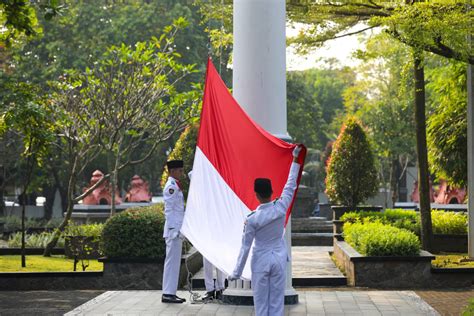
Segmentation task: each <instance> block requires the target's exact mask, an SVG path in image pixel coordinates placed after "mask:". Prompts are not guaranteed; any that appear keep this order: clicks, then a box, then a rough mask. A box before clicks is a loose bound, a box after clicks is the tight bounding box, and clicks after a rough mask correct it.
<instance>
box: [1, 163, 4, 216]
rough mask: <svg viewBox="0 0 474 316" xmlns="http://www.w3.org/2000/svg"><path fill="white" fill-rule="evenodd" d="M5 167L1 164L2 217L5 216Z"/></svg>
mask: <svg viewBox="0 0 474 316" xmlns="http://www.w3.org/2000/svg"><path fill="white" fill-rule="evenodd" d="M4 192H5V167H4V166H3V165H0V217H2V216H5V201H4V197H3V196H4Z"/></svg>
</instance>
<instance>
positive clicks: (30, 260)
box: [0, 255, 104, 272]
mask: <svg viewBox="0 0 474 316" xmlns="http://www.w3.org/2000/svg"><path fill="white" fill-rule="evenodd" d="M84 262H85V264H89V267H87V269H86V271H102V270H103V269H104V268H103V263H102V262H98V261H97V260H89V263H87V260H85V261H84ZM73 269H74V260H73V259H67V258H65V257H64V256H52V257H49V258H48V257H43V256H40V255H37V256H34V255H32V256H26V268H22V267H21V256H18V255H16V256H0V272H67V271H73ZM77 271H82V265H81V262H80V261H79V263H78V264H77Z"/></svg>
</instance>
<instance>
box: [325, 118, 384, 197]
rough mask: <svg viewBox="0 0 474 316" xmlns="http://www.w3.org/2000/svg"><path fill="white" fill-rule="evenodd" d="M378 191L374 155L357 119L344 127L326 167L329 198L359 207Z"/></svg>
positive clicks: (350, 120)
mask: <svg viewBox="0 0 474 316" xmlns="http://www.w3.org/2000/svg"><path fill="white" fill-rule="evenodd" d="M377 189H378V181H377V170H376V168H375V160H374V155H373V153H372V149H371V147H370V144H369V141H368V140H367V136H366V134H365V132H364V130H363V129H362V127H361V125H360V124H359V122H357V120H356V119H354V118H350V119H348V120H347V121H346V123H345V124H344V125H343V126H342V129H341V132H340V134H339V136H338V137H337V140H336V142H335V143H334V145H333V147H332V152H331V156H330V157H329V161H328V164H327V176H326V194H327V195H328V197H329V199H330V200H331V202H333V203H338V204H342V205H346V206H357V205H359V204H360V203H362V202H364V201H365V200H366V199H367V198H369V197H371V196H373V195H374V194H375V193H376V192H377Z"/></svg>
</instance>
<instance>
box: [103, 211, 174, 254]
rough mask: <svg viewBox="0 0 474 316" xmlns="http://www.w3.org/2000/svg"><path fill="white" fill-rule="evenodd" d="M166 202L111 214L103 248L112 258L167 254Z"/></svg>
mask: <svg viewBox="0 0 474 316" xmlns="http://www.w3.org/2000/svg"><path fill="white" fill-rule="evenodd" d="M164 221H165V219H164V215H163V204H156V205H152V206H147V207H140V208H132V209H128V210H126V211H123V212H121V213H118V214H116V215H115V216H113V217H111V218H110V219H108V220H107V222H106V223H105V226H104V229H103V231H102V249H103V252H104V255H105V256H107V257H109V258H117V257H128V258H159V259H162V258H164V256H165V242H164V239H163V225H164Z"/></svg>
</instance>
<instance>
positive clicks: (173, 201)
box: [163, 177, 184, 238]
mask: <svg viewBox="0 0 474 316" xmlns="http://www.w3.org/2000/svg"><path fill="white" fill-rule="evenodd" d="M163 197H164V200H165V219H166V221H165V227H164V228H163V237H164V238H176V237H178V236H179V231H180V229H181V225H182V224H183V218H184V195H183V191H181V189H180V188H179V186H178V184H177V182H176V179H174V178H173V177H169V178H168V181H166V184H165V188H164V189H163Z"/></svg>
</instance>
